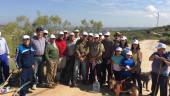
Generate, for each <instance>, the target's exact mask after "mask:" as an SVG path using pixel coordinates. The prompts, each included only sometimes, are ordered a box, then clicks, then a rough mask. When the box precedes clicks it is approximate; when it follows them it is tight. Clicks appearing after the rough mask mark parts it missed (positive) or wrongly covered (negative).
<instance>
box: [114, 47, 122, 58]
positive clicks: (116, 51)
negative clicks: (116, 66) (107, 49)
mask: <svg viewBox="0 0 170 96" xmlns="http://www.w3.org/2000/svg"><path fill="white" fill-rule="evenodd" d="M121 52H122V48H121V47H117V48H116V50H115V55H116V56H119V55H120V54H121Z"/></svg>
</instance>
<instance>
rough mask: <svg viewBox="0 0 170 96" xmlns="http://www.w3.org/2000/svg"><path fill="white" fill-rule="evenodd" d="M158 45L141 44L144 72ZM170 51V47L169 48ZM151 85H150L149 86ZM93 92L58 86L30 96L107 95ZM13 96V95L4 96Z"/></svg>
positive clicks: (41, 89) (83, 88) (150, 42)
mask: <svg viewBox="0 0 170 96" xmlns="http://www.w3.org/2000/svg"><path fill="white" fill-rule="evenodd" d="M157 44H158V42H157V40H144V41H141V42H140V45H141V50H142V52H143V62H142V71H144V72H147V71H150V69H151V67H150V66H151V62H149V60H148V58H149V56H150V55H151V54H152V53H153V52H154V51H156V50H155V46H156V45H157ZM168 50H170V47H168ZM150 85H151V83H150V84H149V86H150ZM90 90H91V86H86V87H81V86H80V88H70V87H68V86H64V85H58V86H56V88H55V89H46V88H39V89H37V90H36V91H34V93H32V94H29V95H28V96H103V95H104V94H105V93H104V92H103V93H92V92H88V91H90ZM143 93H144V94H145V95H146V94H148V93H149V92H146V91H145V89H143ZM105 95H106V96H110V95H109V94H107V93H106V94H105ZM4 96H11V95H9V94H8V95H4Z"/></svg>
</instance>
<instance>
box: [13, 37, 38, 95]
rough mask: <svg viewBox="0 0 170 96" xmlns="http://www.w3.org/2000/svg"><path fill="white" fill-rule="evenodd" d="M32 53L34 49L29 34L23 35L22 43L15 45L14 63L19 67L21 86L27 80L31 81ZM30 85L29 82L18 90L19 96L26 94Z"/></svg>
mask: <svg viewBox="0 0 170 96" xmlns="http://www.w3.org/2000/svg"><path fill="white" fill-rule="evenodd" d="M34 53H35V50H34V49H33V48H32V46H31V45H30V36H28V35H24V36H23V43H22V44H20V45H19V46H18V47H17V54H16V63H17V67H18V68H19V70H20V72H21V75H20V79H21V86H22V85H23V84H25V83H26V82H28V81H32V78H33V72H34V71H33V70H34V66H35V65H34V64H35V61H34ZM30 87H31V84H28V85H26V86H25V87H23V88H22V89H21V90H20V96H26V93H27V92H28V89H29V88H30Z"/></svg>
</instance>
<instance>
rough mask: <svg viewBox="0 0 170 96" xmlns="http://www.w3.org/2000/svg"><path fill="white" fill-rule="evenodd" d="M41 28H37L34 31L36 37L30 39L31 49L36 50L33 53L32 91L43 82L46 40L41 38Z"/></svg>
mask: <svg viewBox="0 0 170 96" xmlns="http://www.w3.org/2000/svg"><path fill="white" fill-rule="evenodd" d="M43 32H44V30H43V28H42V27H38V28H37V29H36V34H37V35H36V36H34V37H33V38H32V39H31V43H32V46H33V48H34V49H35V50H36V52H35V70H34V79H35V81H34V84H33V88H32V89H34V90H35V89H36V86H37V84H38V83H39V84H42V83H43V82H45V77H44V63H43V62H44V60H43V56H44V51H45V45H46V39H45V38H44V37H43Z"/></svg>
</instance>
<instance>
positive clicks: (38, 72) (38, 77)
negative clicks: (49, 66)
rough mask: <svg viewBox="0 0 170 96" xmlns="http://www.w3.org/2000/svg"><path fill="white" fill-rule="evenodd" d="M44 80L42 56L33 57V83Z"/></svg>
mask: <svg viewBox="0 0 170 96" xmlns="http://www.w3.org/2000/svg"><path fill="white" fill-rule="evenodd" d="M42 81H45V76H44V62H43V57H41V56H40V57H35V70H34V82H33V83H34V84H38V83H42Z"/></svg>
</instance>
